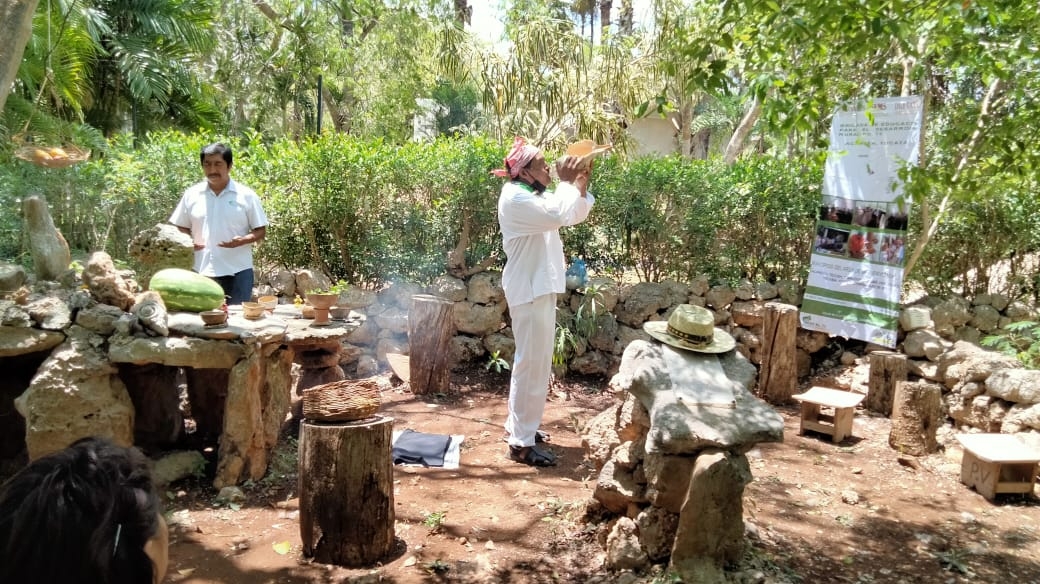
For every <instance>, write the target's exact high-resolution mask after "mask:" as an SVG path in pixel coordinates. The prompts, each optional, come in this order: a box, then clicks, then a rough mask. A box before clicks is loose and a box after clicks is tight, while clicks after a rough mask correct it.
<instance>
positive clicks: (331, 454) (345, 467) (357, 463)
mask: <svg viewBox="0 0 1040 584" xmlns="http://www.w3.org/2000/svg"><path fill="white" fill-rule="evenodd" d="M393 421H394V420H393V418H385V417H382V416H376V418H375V419H374V420H373V419H372V418H368V419H367V420H361V421H357V422H345V423H338V424H327V423H320V422H311V421H308V420H304V421H302V422H301V423H300V463H299V464H300V483H299V489H300V539H301V540H302V541H303V555H304V556H306V557H313V558H314V559H315V560H317V561H319V562H321V563H323V564H336V565H338V566H350V567H360V566H372V565H375V564H376V562H378V561H379V560H381V559H383V558H385V557H386V556H387V555H389V554H390V552H392V551H393V548H394V480H393V479H394V464H393V460H392V459H391V457H390V448H391V446H392V443H393V439H392V435H393V434H392V431H393Z"/></svg>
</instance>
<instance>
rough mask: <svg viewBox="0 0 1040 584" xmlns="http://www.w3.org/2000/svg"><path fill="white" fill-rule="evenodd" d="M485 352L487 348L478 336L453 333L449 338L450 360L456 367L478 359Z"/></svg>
mask: <svg viewBox="0 0 1040 584" xmlns="http://www.w3.org/2000/svg"><path fill="white" fill-rule="evenodd" d="M486 354H487V349H485V348H484V344H483V342H482V341H481V339H480V338H478V337H471V336H469V335H455V336H454V337H452V339H451V362H452V363H455V365H456V367H459V366H461V365H462V364H464V363H470V362H472V361H476V360H479V359H481V358H483V357H484V355H486ZM506 360H507V361H509V359H506Z"/></svg>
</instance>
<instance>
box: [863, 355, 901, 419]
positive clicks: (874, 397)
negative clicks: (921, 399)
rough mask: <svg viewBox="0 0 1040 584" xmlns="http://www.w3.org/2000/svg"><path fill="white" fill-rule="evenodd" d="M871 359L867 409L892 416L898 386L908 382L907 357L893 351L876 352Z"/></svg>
mask: <svg viewBox="0 0 1040 584" xmlns="http://www.w3.org/2000/svg"><path fill="white" fill-rule="evenodd" d="M869 359H870V379H869V381H868V382H867V401H866V404H865V405H866V408H867V409H868V410H870V411H872V412H877V413H879V414H884V415H886V416H891V415H892V399H893V396H894V394H895V391H896V384H897V383H899V382H900V381H906V369H907V368H906V355H902V354H900V353H896V352H893V351H876V352H874V353H871V354H870V357H869Z"/></svg>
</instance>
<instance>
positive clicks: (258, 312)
mask: <svg viewBox="0 0 1040 584" xmlns="http://www.w3.org/2000/svg"><path fill="white" fill-rule="evenodd" d="M263 315H264V307H263V305H262V304H260V303H259V302H243V303H242V316H244V317H246V318H248V319H250V320H256V319H258V318H260V317H261V316H263Z"/></svg>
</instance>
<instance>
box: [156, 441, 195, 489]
mask: <svg viewBox="0 0 1040 584" xmlns="http://www.w3.org/2000/svg"><path fill="white" fill-rule="evenodd" d="M205 468H206V459H205V458H203V456H202V453H201V452H199V451H198V450H182V451H180V452H171V453H169V454H166V455H164V456H163V457H162V458H160V459H159V460H157V461H155V466H154V467H153V468H152V480H153V481H154V482H155V484H156V486H158V487H163V486H165V485H168V484H170V483H172V482H175V481H179V480H181V479H183V478H187V477H190V476H192V475H195V474H198V473H200V472H201V471H202V470H204V469H205Z"/></svg>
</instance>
